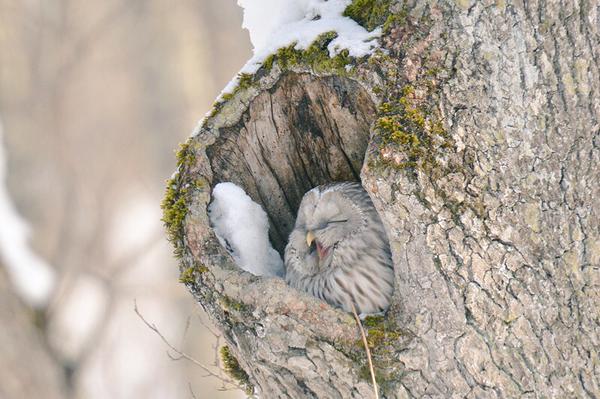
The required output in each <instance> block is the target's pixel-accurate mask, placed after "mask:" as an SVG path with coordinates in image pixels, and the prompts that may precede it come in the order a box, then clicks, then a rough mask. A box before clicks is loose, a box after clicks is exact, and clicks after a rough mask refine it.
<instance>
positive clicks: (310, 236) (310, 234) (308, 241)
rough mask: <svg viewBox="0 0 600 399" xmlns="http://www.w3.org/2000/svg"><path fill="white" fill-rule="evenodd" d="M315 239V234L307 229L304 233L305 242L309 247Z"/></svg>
mask: <svg viewBox="0 0 600 399" xmlns="http://www.w3.org/2000/svg"><path fill="white" fill-rule="evenodd" d="M314 240H315V234H314V233H313V232H312V231H308V232H307V233H306V244H307V245H308V246H309V247H310V245H311V244H312V243H313V241H314Z"/></svg>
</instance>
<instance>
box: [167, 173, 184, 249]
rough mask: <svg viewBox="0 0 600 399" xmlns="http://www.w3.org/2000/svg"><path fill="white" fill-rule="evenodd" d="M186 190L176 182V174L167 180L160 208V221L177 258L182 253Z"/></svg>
mask: <svg viewBox="0 0 600 399" xmlns="http://www.w3.org/2000/svg"><path fill="white" fill-rule="evenodd" d="M186 194H187V190H185V189H181V188H180V187H179V184H178V176H175V177H174V178H172V179H169V180H167V187H166V189H165V197H164V198H163V201H162V204H161V208H162V210H163V217H162V221H163V223H164V224H165V228H166V230H167V238H168V239H169V241H171V243H173V246H174V247H175V249H174V252H175V256H176V257H177V258H181V257H182V255H183V242H182V237H183V222H184V220H185V217H186V216H187V201H186Z"/></svg>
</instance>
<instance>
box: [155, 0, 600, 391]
mask: <svg viewBox="0 0 600 399" xmlns="http://www.w3.org/2000/svg"><path fill="white" fill-rule="evenodd" d="M599 12H600V6H599V5H598V4H597V3H596V2H589V1H579V2H555V1H500V0H497V1H495V2H493V1H483V2H479V1H477V2H470V1H469V0H457V1H456V2H446V1H442V2H430V1H425V0H423V1H421V0H417V1H410V2H406V3H404V2H391V4H390V6H389V15H388V19H387V21H388V23H386V29H385V33H384V35H383V37H382V38H381V44H382V47H383V49H384V50H385V52H379V53H377V54H375V55H373V56H372V57H370V59H368V60H355V61H352V63H351V64H350V67H348V68H341V69H340V68H332V69H330V70H324V69H322V68H321V67H320V66H319V65H317V64H315V62H314V60H311V59H304V60H300V61H297V62H294V63H291V62H288V61H287V60H286V59H285V58H284V57H285V54H284V53H283V52H282V53H280V54H278V56H277V57H276V58H275V62H274V63H273V66H272V67H271V68H267V67H264V68H262V69H261V70H260V71H259V72H258V73H257V74H256V75H255V76H254V77H253V81H252V84H251V85H249V86H246V87H243V88H240V89H239V90H237V91H236V92H235V93H234V95H233V96H231V98H228V99H227V101H225V102H224V103H222V104H217V106H216V108H215V112H214V113H213V115H212V116H211V117H209V118H207V119H206V120H205V121H204V122H203V124H202V125H201V126H200V128H199V129H198V132H197V134H196V135H195V136H194V137H193V138H191V139H190V141H189V142H188V143H187V144H186V146H185V147H184V149H183V150H182V153H181V156H180V166H179V169H178V174H177V175H176V176H175V178H174V179H173V180H172V181H171V183H170V190H171V191H172V195H173V196H174V198H171V199H170V200H167V201H166V210H167V211H169V210H172V208H173V205H174V204H176V203H177V200H181V201H182V202H183V205H184V206H183V209H182V210H183V211H184V213H183V214H182V215H181V216H182V217H181V219H182V223H180V224H177V223H173V222H172V220H167V219H166V220H167V223H168V225H169V229H170V231H171V236H172V238H173V240H174V242H175V245H176V247H177V249H178V253H179V254H180V255H181V256H182V271H183V272H184V273H185V275H186V276H187V278H186V279H184V280H185V282H186V284H187V285H188V287H189V288H190V290H191V292H192V293H193V294H194V295H195V296H196V298H197V299H198V301H199V303H201V304H202V306H203V307H204V308H205V309H206V310H207V312H208V313H209V314H210V315H211V316H212V317H213V319H214V321H215V322H216V324H217V325H218V326H219V327H220V328H221V329H222V330H223V332H224V334H225V337H226V339H227V342H228V345H229V346H230V348H231V352H232V353H233V354H234V355H235V356H236V357H237V358H238V361H239V363H240V366H241V367H242V369H243V370H244V371H245V372H246V373H247V374H248V377H249V381H250V382H251V383H252V384H254V386H255V387H256V389H257V392H260V393H261V394H262V397H266V398H275V397H281V398H300V397H313V398H349V397H352V398H363V397H364V398H367V397H372V387H371V386H370V384H369V379H368V375H366V374H365V367H366V357H365V355H364V350H363V349H362V347H361V344H360V338H359V334H358V330H357V328H356V326H355V324H354V322H353V320H352V318H351V316H350V315H348V314H345V313H344V312H342V311H340V310H338V309H333V308H331V307H330V306H329V305H327V304H326V303H323V302H321V301H319V300H317V299H315V298H312V297H309V296H307V295H304V294H302V293H300V292H297V291H295V290H293V289H291V288H289V287H287V286H286V285H285V283H284V282H283V281H282V280H279V279H266V278H258V277H255V276H252V275H250V274H248V273H245V272H242V271H240V270H239V269H237V268H236V267H235V265H234V264H233V261H232V260H231V258H230V257H229V255H228V254H227V253H226V251H225V250H224V249H223V248H221V247H220V246H219V244H218V242H217V240H216V238H215V236H214V234H213V232H212V231H211V229H210V225H209V221H208V217H207V213H206V207H207V205H208V203H209V202H210V190H211V188H212V187H214V185H215V184H217V183H219V182H221V181H232V182H234V183H236V184H238V185H240V186H242V187H243V188H244V189H245V190H246V192H247V193H248V194H249V195H250V196H251V197H252V198H253V199H254V200H255V201H256V202H258V203H260V204H261V205H262V206H263V208H264V209H265V210H266V211H267V213H268V215H269V217H270V221H271V240H272V242H273V244H274V246H275V247H276V248H277V249H278V250H279V251H281V250H282V248H283V247H284V245H285V242H286V238H287V234H288V233H289V231H290V229H291V228H292V226H293V221H294V218H295V211H296V209H297V207H298V204H299V201H300V199H301V197H302V195H303V194H304V192H305V191H306V190H308V189H309V188H311V187H313V186H315V185H317V184H321V183H324V182H327V181H335V180H358V179H360V180H361V181H362V184H363V186H364V187H365V189H366V190H367V191H368V192H369V194H370V195H371V197H372V199H373V201H374V203H375V206H376V207H377V209H378V211H379V212H380V214H381V216H382V219H383V221H384V223H385V225H386V228H387V230H388V236H389V238H390V244H391V248H392V252H393V258H394V263H395V272H396V291H395V295H394V300H393V304H392V306H391V308H390V310H389V311H388V313H387V314H386V316H385V318H383V319H372V320H370V321H369V323H368V326H367V329H368V332H369V340H370V341H369V343H370V345H372V350H373V352H374V360H375V368H376V369H377V378H378V382H379V383H380V385H381V390H382V392H383V395H384V396H385V397H388V398H410V397H440V398H446V397H468V398H505V397H507V398H512V397H531V398H534V397H578V398H579V397H581V398H585V397H589V398H598V397H600V361H599V352H600V290H599V289H600V226H599V209H600V205H599V199H600V188H599V187H600V184H599V182H600V163H599V161H600V126H599V123H598V121H599V118H600V100H599V99H600V45H599V43H600V34H599V29H600V14H599ZM365 154H366V155H365ZM363 157H364V158H363ZM181 201H180V202H179V204H181ZM166 214H167V213H166Z"/></svg>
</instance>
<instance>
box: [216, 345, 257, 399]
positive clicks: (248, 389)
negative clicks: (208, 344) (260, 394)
mask: <svg viewBox="0 0 600 399" xmlns="http://www.w3.org/2000/svg"><path fill="white" fill-rule="evenodd" d="M220 354H221V361H222V362H223V369H224V370H225V372H226V373H227V375H229V376H230V377H231V378H232V379H233V380H234V381H236V382H237V383H238V384H239V385H240V387H241V388H242V389H243V390H244V392H245V393H246V395H249V396H250V395H252V394H254V386H253V385H252V383H251V382H250V377H249V376H248V373H246V372H245V371H244V369H243V368H242V367H241V366H240V363H239V362H238V360H237V359H236V357H235V356H233V354H232V353H231V349H230V348H229V347H228V346H227V345H225V346H222V347H221V349H220Z"/></svg>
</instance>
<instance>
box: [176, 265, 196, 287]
mask: <svg viewBox="0 0 600 399" xmlns="http://www.w3.org/2000/svg"><path fill="white" fill-rule="evenodd" d="M179 282H180V283H183V284H193V283H195V282H196V269H195V268H194V267H193V266H192V267H188V268H187V269H185V270H184V271H182V272H181V274H180V275H179Z"/></svg>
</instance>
